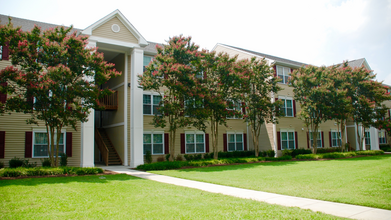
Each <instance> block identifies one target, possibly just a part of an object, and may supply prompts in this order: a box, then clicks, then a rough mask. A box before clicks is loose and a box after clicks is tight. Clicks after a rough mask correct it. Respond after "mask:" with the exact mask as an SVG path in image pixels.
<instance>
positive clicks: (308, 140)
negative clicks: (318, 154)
mask: <svg viewBox="0 0 391 220" xmlns="http://www.w3.org/2000/svg"><path fill="white" fill-rule="evenodd" d="M307 148H310V134H309V133H308V131H307Z"/></svg>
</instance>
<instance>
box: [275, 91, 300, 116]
mask: <svg viewBox="0 0 391 220" xmlns="http://www.w3.org/2000/svg"><path fill="white" fill-rule="evenodd" d="M281 99H284V100H285V101H284V102H285V103H284V105H285V106H286V100H291V101H292V116H290V115H289V116H288V115H286V114H285V109H286V107H285V108H283V107H281V108H282V109H284V114H285V115H284V116H283V117H287V118H294V117H295V111H296V109H295V107H296V106H295V105H293V100H294V98H293V97H291V96H286V95H285V96H278V100H281ZM281 101H282V100H281Z"/></svg>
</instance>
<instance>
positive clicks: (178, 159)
mask: <svg viewBox="0 0 391 220" xmlns="http://www.w3.org/2000/svg"><path fill="white" fill-rule="evenodd" d="M175 160H176V161H183V157H182V155H180V154H178V155H177V156H176V158H175Z"/></svg>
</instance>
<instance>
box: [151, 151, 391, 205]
mask: <svg viewBox="0 0 391 220" xmlns="http://www.w3.org/2000/svg"><path fill="white" fill-rule="evenodd" d="M151 173H156V174H163V175H168V176H174V177H179V178H184V179H191V180H198V181H203V182H209V183H216V184H221V185H227V186H236V187H240V188H245V189H253V190H259V191H265V192H273V193H278V194H283V195H292V196H299V197H306V198H313V199H320V200H327V201H333V202H341V203H349V204H357V205H363V206H370V207H376V208H382V209H390V210H391V202H390V201H391V155H382V156H371V157H361V158H350V159H342V160H327V161H289V162H271V163H255V164H244V165H231V166H216V167H206V168H193V169H182V170H166V171H151Z"/></svg>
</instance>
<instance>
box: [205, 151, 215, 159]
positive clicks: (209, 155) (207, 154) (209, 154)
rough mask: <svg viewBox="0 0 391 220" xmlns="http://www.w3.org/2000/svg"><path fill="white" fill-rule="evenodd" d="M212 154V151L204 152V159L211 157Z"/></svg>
mask: <svg viewBox="0 0 391 220" xmlns="http://www.w3.org/2000/svg"><path fill="white" fill-rule="evenodd" d="M213 155H214V153H213V152H212V153H206V154H204V159H213Z"/></svg>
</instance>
